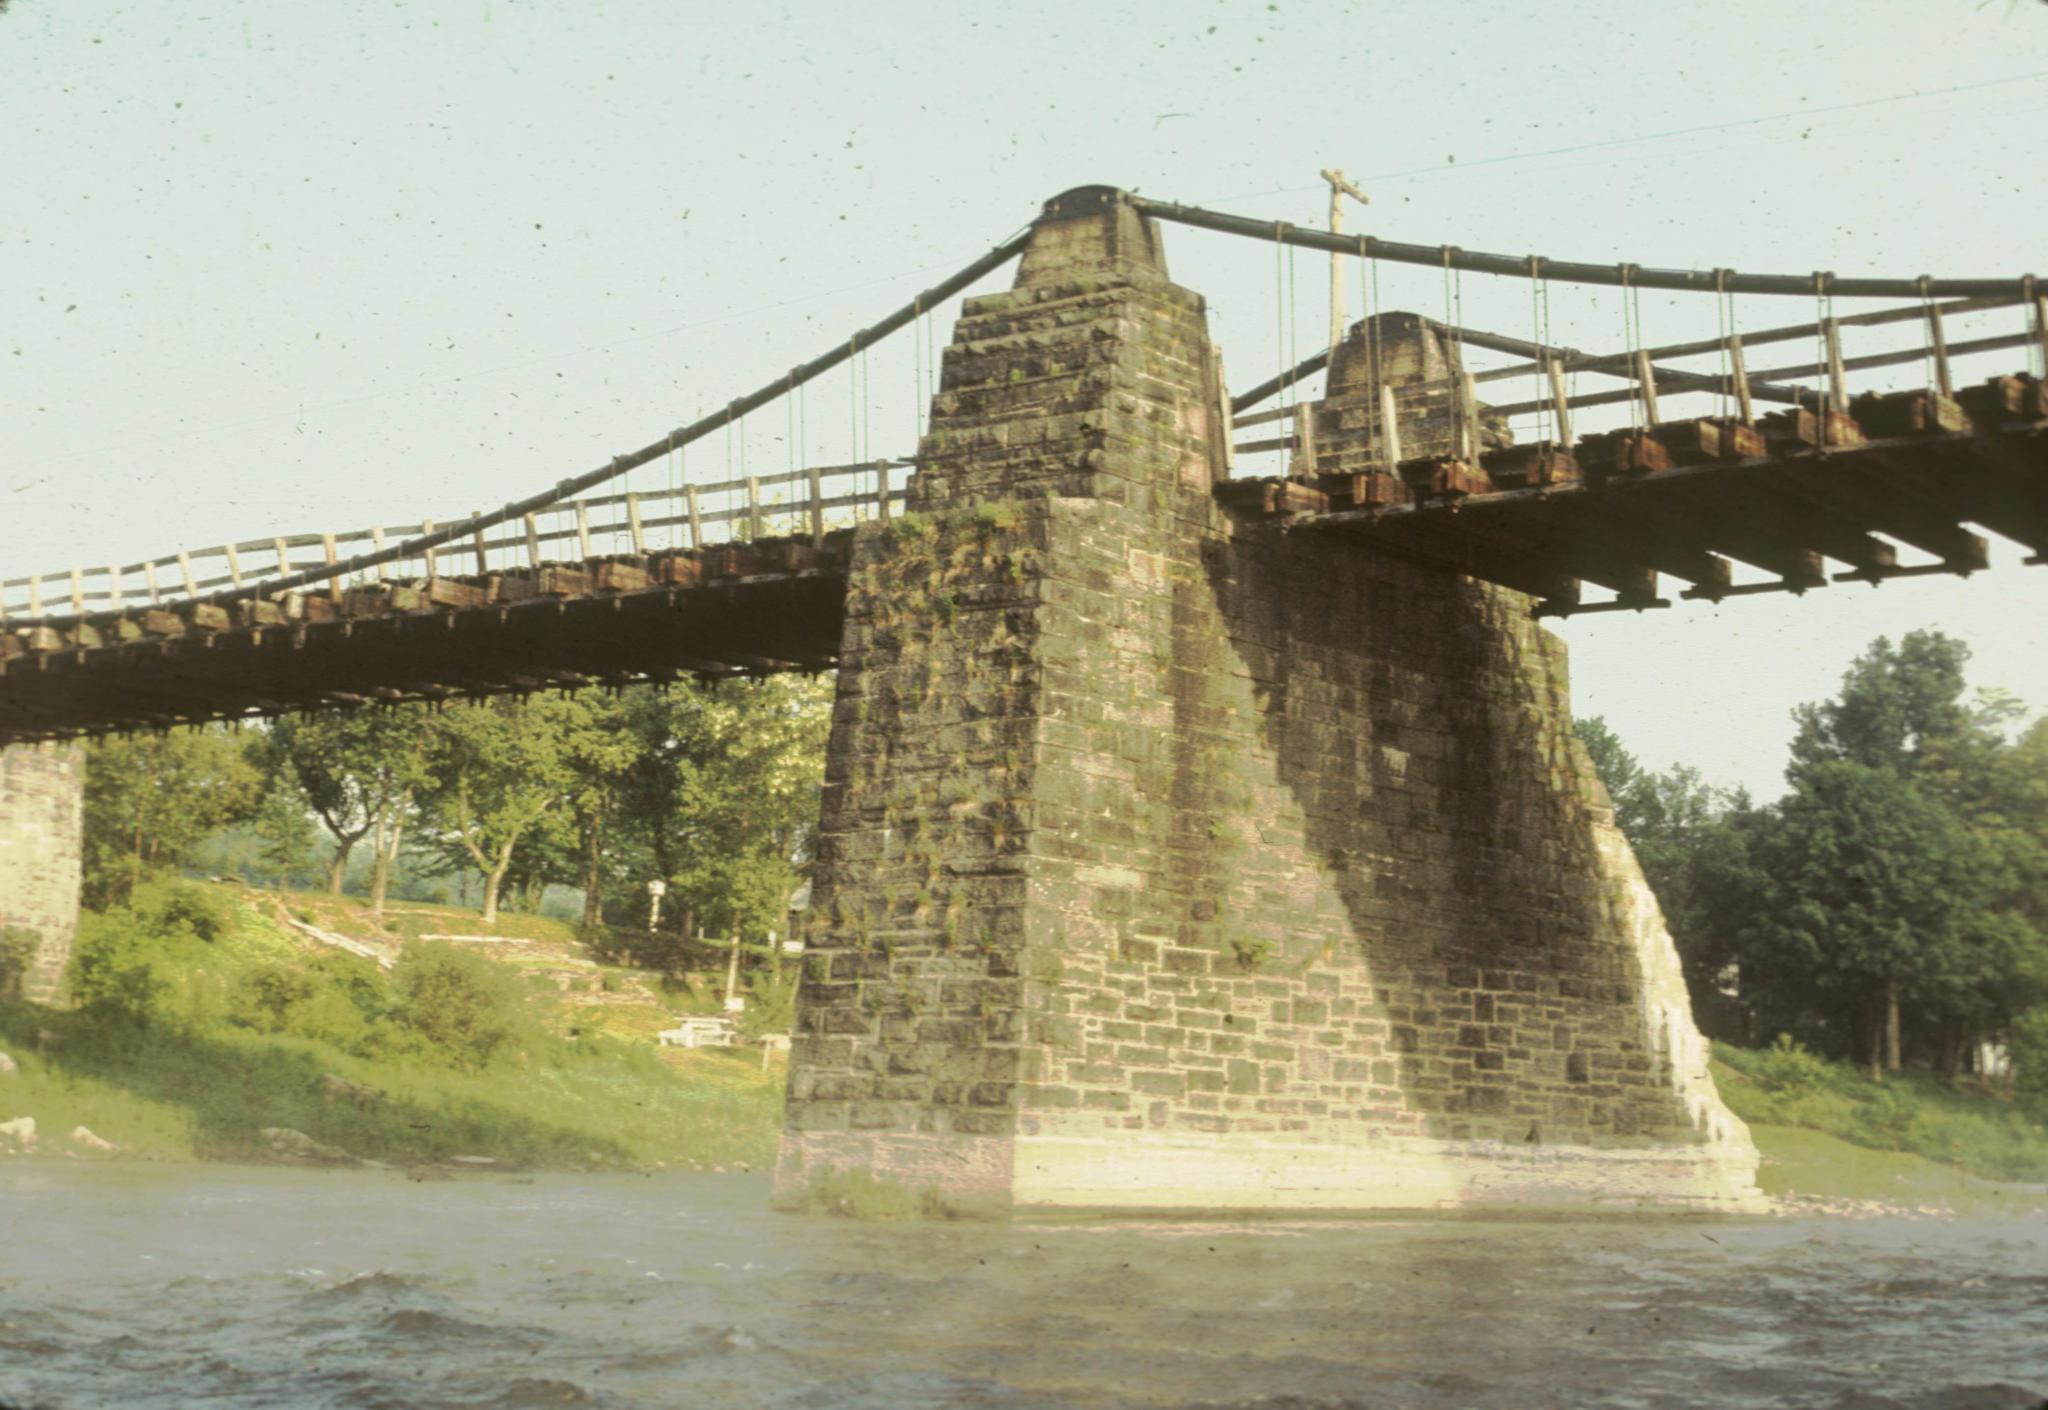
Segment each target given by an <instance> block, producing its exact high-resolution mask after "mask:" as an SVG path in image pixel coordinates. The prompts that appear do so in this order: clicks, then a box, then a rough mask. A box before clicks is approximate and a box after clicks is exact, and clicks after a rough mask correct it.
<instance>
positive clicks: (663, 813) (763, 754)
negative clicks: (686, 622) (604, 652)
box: [620, 676, 832, 935]
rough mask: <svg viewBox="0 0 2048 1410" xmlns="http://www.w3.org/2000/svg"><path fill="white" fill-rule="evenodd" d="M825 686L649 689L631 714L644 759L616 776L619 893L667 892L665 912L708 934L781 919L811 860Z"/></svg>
mask: <svg viewBox="0 0 2048 1410" xmlns="http://www.w3.org/2000/svg"><path fill="white" fill-rule="evenodd" d="M831 699H832V687H831V683H830V681H829V680H815V679H807V678H805V677H801V676H776V677H771V678H769V679H767V680H761V681H733V682H726V683H722V684H718V685H714V686H678V687H674V688H672V689H670V690H669V691H667V692H665V693H662V694H653V693H650V694H647V695H646V696H644V697H642V698H641V699H640V700H639V701H637V702H636V708H635V710H634V711H633V713H632V714H631V716H630V722H631V727H632V728H633V730H634V732H635V733H636V734H637V735H638V736H639V739H640V741H641V748H642V749H643V750H644V751H645V757H646V758H647V760H648V763H647V765H646V766H645V767H643V768H640V769H636V770H634V771H633V772H632V773H631V774H630V775H629V776H628V778H627V780H626V788H625V791H624V794H623V796H622V798H621V802H620V817H621V819H622V820H623V821H624V823H625V826H626V830H627V831H628V832H629V833H630V837H629V838H628V839H627V840H628V850H627V851H626V853H625V855H626V856H627V857H628V858H630V859H631V862H630V865H629V866H627V867H626V868H625V869H624V880H625V881H626V882H627V884H628V885H630V886H631V887H632V892H631V894H629V895H627V896H624V897H622V898H621V902H622V904H623V905H626V906H628V907H631V908H633V909H635V910H637V909H638V907H639V906H642V905H644V904H645V903H646V902H645V898H644V893H642V892H640V891H639V889H638V884H639V883H640V882H643V881H645V880H647V879H649V878H651V877H659V878H661V879H662V880H664V881H666V882H667V883H668V886H669V898H670V899H669V904H670V906H671V908H672V909H671V914H673V915H675V916H676V918H677V920H678V922H679V923H680V924H681V925H682V926H683V927H684V928H685V930H687V928H688V927H689V925H690V924H691V923H693V922H694V923H695V924H697V925H698V926H700V927H702V928H706V929H709V930H711V931H713V932H714V933H716V932H721V931H723V932H726V933H733V932H736V931H738V932H750V933H752V934H754V935H761V934H764V933H765V932H767V931H769V930H779V929H780V928H782V926H783V925H784V924H785V923H786V917H787V907H788V904H789V896H790V893H791V892H792V891H794V890H795V889H796V887H797V885H798V883H799V882H800V881H801V880H802V878H803V875H804V872H805V870H806V869H807V867H808V865H809V847H810V840H811V834H812V831H813V829H815V827H816V826H817V818H818V794H819V788H820V786H821V780H822V777H823V773H824V752H825V736H826V732H827V729H828V727H829V724H830V711H831Z"/></svg>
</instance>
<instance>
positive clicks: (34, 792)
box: [0, 744, 85, 1003]
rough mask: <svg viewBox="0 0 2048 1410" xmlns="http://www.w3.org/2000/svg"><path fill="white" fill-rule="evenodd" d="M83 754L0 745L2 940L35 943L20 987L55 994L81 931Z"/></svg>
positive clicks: (37, 994) (65, 747) (45, 997)
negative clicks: (79, 880) (79, 913)
mask: <svg viewBox="0 0 2048 1410" xmlns="http://www.w3.org/2000/svg"><path fill="white" fill-rule="evenodd" d="M84 793H85V756H84V751H83V750H82V749H80V747H79V746H78V745H75V744H62V745H58V744H17V745H13V746H10V747H7V748H4V749H0V940H4V941H15V940H18V939H19V938H20V937H23V936H26V937H27V939H28V942H29V944H30V945H31V946H32V947H33V949H32V953H31V957H30V959H29V963H28V970H27V973H26V974H25V975H24V976H23V982H22V991H23V993H24V995H25V996H26V997H28V998H30V999H34V1000H36V1001H37V1002H39V1003H49V1002H51V1001H52V1000H54V999H55V998H56V997H57V988H58V983H59V981H60V980H61V979H62V978H63V976H64V964H65V961H67V960H68V959H70V958H71V941H72V938H73V936H74V935H76V934H77V931H78V868H79V838H80V831H79V829H80V821H81V815H82V812H83V804H84Z"/></svg>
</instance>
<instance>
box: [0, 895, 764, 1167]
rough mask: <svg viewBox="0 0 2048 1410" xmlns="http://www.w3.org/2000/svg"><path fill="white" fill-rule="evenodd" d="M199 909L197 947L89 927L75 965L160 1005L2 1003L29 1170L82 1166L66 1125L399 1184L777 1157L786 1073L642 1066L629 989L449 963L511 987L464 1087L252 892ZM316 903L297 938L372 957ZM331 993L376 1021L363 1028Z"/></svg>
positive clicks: (648, 1011)
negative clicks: (300, 1141)
mask: <svg viewBox="0 0 2048 1410" xmlns="http://www.w3.org/2000/svg"><path fill="white" fill-rule="evenodd" d="M187 885H188V886H189V885H190V884H187ZM196 891H197V892H198V894H199V895H200V897H201V899H202V900H204V899H205V897H206V896H207V895H212V896H214V897H217V898H219V899H220V900H221V903H222V904H221V906H220V908H219V913H220V915H221V918H222V921H223V924H222V925H221V926H220V927H219V929H218V930H217V932H216V933H215V934H214V935H213V937H212V938H211V939H201V938H199V936H198V935H196V934H194V933H193V932H192V930H191V929H190V928H189V927H188V926H184V925H180V924H167V923H166V922H165V921H164V919H163V894H164V893H145V894H143V895H142V896H140V897H139V898H138V903H137V908H136V911H135V912H134V913H129V912H116V913H113V914H112V915H110V916H106V917H88V919H87V924H86V926H85V927H84V930H83V931H82V934H81V945H82V946H86V945H98V946H100V947H101V948H102V950H103V951H108V950H109V947H111V950H110V952H112V953H117V954H118V955H120V956H121V957H122V958H123V959H124V962H128V963H134V962H136V961H138V960H139V961H141V962H144V963H146V965H147V967H148V969H149V971H150V972H151V973H152V975H153V977H154V984H155V989H154V997H153V998H152V999H151V1000H150V1001H149V1003H148V1004H147V1006H146V1009H144V1010H143V1011H141V1012H138V1011H136V1010H135V1009H134V1008H130V1009H118V1008H115V1007H112V1006H109V1005H106V1004H101V1005H98V1006H89V1007H86V1008H82V1009H79V1010H76V1011H65V1010H53V1009H45V1008H39V1007H36V1006H33V1005H29V1004H26V1003H21V1002H0V1051H4V1052H6V1053H8V1054H10V1055H11V1056H12V1057H14V1059H15V1060H16V1062H17V1063H18V1064H19V1066H20V1069H21V1070H20V1072H19V1074H18V1075H16V1076H15V1077H12V1078H5V1079H0V1121H5V1120H10V1119H12V1118H14V1117H19V1116H32V1117H34V1118H35V1120H36V1123H37V1126H38V1128H39V1134H40V1137H41V1139H40V1141H39V1145H38V1148H39V1150H41V1151H42V1152H43V1153H45V1154H73V1155H84V1154H87V1153H88V1151H87V1149H86V1148H85V1147H83V1146H82V1145H78V1144H74V1143H73V1142H71V1141H70V1139H69V1136H70V1132H71V1131H72V1129H73V1128H74V1127H77V1126H81V1125H82V1126H85V1127H86V1128H88V1129H89V1130H90V1131H91V1132H92V1133H93V1134H94V1135H96V1136H98V1137H100V1138H102V1139H104V1140H107V1141H112V1142H114V1143H115V1144H117V1145H118V1146H120V1147H121V1149H122V1153H123V1154H124V1155H127V1156H130V1157H135V1158H143V1159H156V1160H193V1159H200V1160H258V1159H264V1158H267V1157H268V1156H270V1154H271V1151H270V1147H269V1142H268V1140H267V1139H266V1138H265V1137H264V1136H263V1135H262V1132H263V1130H264V1128H266V1127H288V1128H291V1129H293V1130H297V1131H301V1132H304V1133H305V1134H306V1135H308V1136H310V1137H311V1138H312V1139H313V1140H315V1141H317V1142H319V1143H321V1144H323V1145H327V1146H332V1147H336V1148H338V1149H340V1150H343V1151H346V1152H348V1153H349V1154H350V1155H353V1156H355V1157H358V1158H362V1159H372V1160H380V1161H385V1162H389V1163H393V1164H405V1165H417V1164H421V1163H432V1162H437V1161H445V1160H447V1159H449V1158H451V1157H454V1156H458V1155H467V1156H484V1157H489V1158H491V1159H493V1160H496V1161H498V1162H500V1163H501V1164H505V1165H511V1166H519V1167H545V1168H579V1169H587V1168H633V1169H650V1168H656V1167H667V1168H677V1167H680V1168H735V1167H760V1166H764V1165H765V1164H767V1163H768V1162H769V1161H770V1160H772V1158H773V1155H774V1146H775V1138H776V1133H777V1131H778V1129H779V1127H780V1124H781V1108H782V1092H781V1077H782V1071H783V1068H782V1065H781V1063H780V1062H779V1061H778V1062H776V1063H775V1064H774V1065H773V1066H772V1067H771V1068H770V1069H769V1070H768V1071H765V1072H764V1071H763V1070H762V1066H761V1061H760V1055H759V1053H758V1052H756V1051H754V1050H751V1049H740V1050H733V1051H724V1050H715V1049H714V1050H700V1051H693V1052H685V1051H680V1050H673V1049H668V1050H663V1049H658V1048H656V1047H655V1046H654V1044H653V1042H652V1040H651V1031H652V1027H654V1026H665V1024H658V1023H657V1022H656V1020H658V1019H659V1020H665V1019H666V1017H667V1014H668V1012H669V1011H670V1010H668V1009H665V1008H664V1007H663V1006H662V1000H661V997H660V996H658V995H656V994H654V993H653V992H652V991H651V990H650V989H647V988H645V987H643V986H642V981H643V979H644V976H638V975H635V974H633V973H632V972H629V971H611V970H608V969H602V968H600V969H598V970H595V971H592V973H593V975H596V976H601V975H606V974H610V975H613V976H614V978H615V981H616V982H615V983H614V985H613V991H612V992H604V990H603V989H602V988H601V987H600V986H598V985H592V986H590V992H588V993H581V994H564V993H562V992H561V990H560V989H558V987H557V986H556V984H555V983H554V982H553V980H552V979H550V978H548V977H547V976H545V975H540V974H535V973H532V972H531V971H530V970H529V969H528V968H527V967H526V966H524V965H512V964H502V963H500V962H499V961H498V960H497V958H496V957H495V956H493V955H491V954H490V947H475V948H473V949H468V948H466V949H465V953H467V954H471V955H474V954H477V953H482V954H483V955H484V956H485V960H486V963H487V964H488V965H490V966H493V967H494V971H493V972H497V973H501V974H502V975H504V976H506V977H508V979H509V982H507V983H505V984H503V985H502V986H500V990H499V999H498V1000H497V1002H499V1003H500V1004H501V1005H503V1006H507V1007H506V1011H505V1012H503V1013H502V1014H500V1015H498V1018H499V1019H500V1021H501V1024H502V1026H503V1027H504V1029H505V1031H506V1032H507V1033H508V1034H509V1035H510V1036H509V1037H507V1038H506V1039H505V1040H504V1041H502V1042H501V1043H500V1044H499V1045H498V1046H497V1048H496V1049H495V1050H494V1051H492V1052H491V1054H490V1056H489V1059H488V1061H486V1062H484V1063H482V1064H481V1066H477V1065H475V1064H472V1067H473V1069H474V1070H465V1069H464V1067H463V1066H462V1062H461V1055H460V1054H457V1053H452V1052H446V1051H442V1050H439V1049H437V1048H436V1047H435V1045H434V1043H433V1042H431V1041H428V1040H427V1039H425V1038H424V1037H423V1036H422V1034H421V1031H419V1030H417V1029H414V1028H411V1027H408V1026H407V1016H406V1013H407V1011H406V1010H405V1008H404V1001H403V998H402V996H401V995H400V994H399V993H398V991H397V990H396V989H394V988H393V986H392V984H391V981H390V979H389V978H387V977H386V976H384V975H383V974H381V973H380V972H379V971H377V970H376V968H375V967H374V966H373V965H371V964H370V963H369V962H368V961H364V960H357V959H354V958H352V957H347V956H343V955H340V954H339V953H338V952H335V951H332V950H327V949H325V948H323V947H320V946H317V945H315V944H313V943H312V942H310V941H307V940H305V939H303V938H302V937H300V936H298V935H297V934H296V933H295V932H292V931H290V930H288V929H287V928H285V927H283V926H280V925H279V924H277V923H276V921H275V919H274V911H273V910H272V909H271V907H270V904H269V902H268V900H267V899H266V898H265V897H264V896H262V895H260V894H258V893H252V892H249V891H247V890H246V889H245V888H237V887H212V886H206V887H199V888H196ZM185 894H187V895H188V896H189V895H190V894H192V893H191V892H187V893H185ZM320 900H321V901H322V902H323V903H328V904H323V905H321V906H320V908H319V910H318V912H317V913H316V919H315V920H314V922H313V923H315V924H318V925H321V926H323V928H327V929H334V930H340V931H342V932H344V933H349V934H353V935H356V936H357V937H359V938H376V937H375V936H374V935H373V934H372V932H370V931H369V930H368V929H367V928H366V927H364V926H363V925H360V924H356V923H353V922H352V918H351V917H348V916H346V915H344V914H342V913H340V912H339V910H337V909H336V907H335V905H334V904H333V903H334V902H335V898H331V897H321V898H320ZM303 901H304V898H302V897H297V896H294V897H291V898H288V901H287V904H291V905H293V906H294V909H295V911H296V910H297V909H298V907H299V905H301V904H303ZM152 908H154V909H152ZM455 915H456V916H457V917H461V916H462V913H460V912H457V913H455ZM475 919H476V918H475V916H474V915H473V914H470V915H468V916H467V920H468V922H469V923H470V926H471V929H470V930H463V929H457V928H454V927H450V928H448V929H445V930H444V929H442V918H441V917H438V916H435V917H430V918H428V923H426V924H424V925H422V926H421V930H422V931H424V932H426V933H454V934H464V933H472V931H473V930H474V929H475ZM519 920H520V921H521V922H522V923H524V924H526V925H533V926H537V927H557V929H558V930H559V929H566V928H563V927H559V925H558V923H557V922H552V921H540V922H535V920H534V918H533V917H520V918H519ZM415 933H419V932H415ZM535 938H536V939H540V938H547V939H550V940H554V941H556V942H558V943H561V944H563V945H564V946H565V947H566V946H571V945H573V940H566V941H564V940H562V939H561V937H560V935H556V936H549V937H541V936H536V937H535ZM279 973H286V974H288V975H290V976H293V977H294V982H295V983H297V984H299V985H300V988H299V989H298V990H296V991H295V992H298V993H300V994H301V995H302V996H303V997H302V998H301V999H300V1000H298V1001H297V1002H295V1003H293V1004H291V1005H288V1006H286V1008H285V1010H284V1012H283V1015H282V1017H277V1018H275V1019H274V1021H269V1022H267V1023H266V1022H265V1021H264V1019H265V1015H264V1013H263V1012H262V1010H261V1009H260V1006H258V1005H256V1003H255V1002H254V1000H253V999H252V997H251V996H252V993H253V992H254V990H253V988H252V980H253V979H254V978H255V977H256V976H258V975H276V974H279ZM76 974H77V970H76V969H75V968H74V977H75V976H76ZM345 991H352V992H355V993H358V994H364V995H369V996H370V998H368V999H367V1000H366V1002H367V1003H369V1004H370V1006H371V1008H372V1009H373V1010H374V1009H379V1008H380V1006H381V1011H380V1012H379V1013H378V1014H377V1016H376V1017H374V1018H373V1019H372V1020H370V1021H367V1022H366V1021H365V1019H364V1018H363V1016H362V1014H361V1013H359V1012H358V1008H357V1006H356V1005H355V1003H354V1001H352V1000H350V999H348V998H347V996H346V993H345ZM266 1028H268V1029H269V1030H271V1031H266ZM571 1033H574V1034H575V1035H576V1036H575V1037H573V1038H572V1037H570V1036H569V1035H570V1034H571ZM618 1034H630V1035H633V1037H634V1038H636V1039H637V1041H628V1040H626V1039H624V1038H621V1037H619V1036H614V1035H618Z"/></svg>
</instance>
